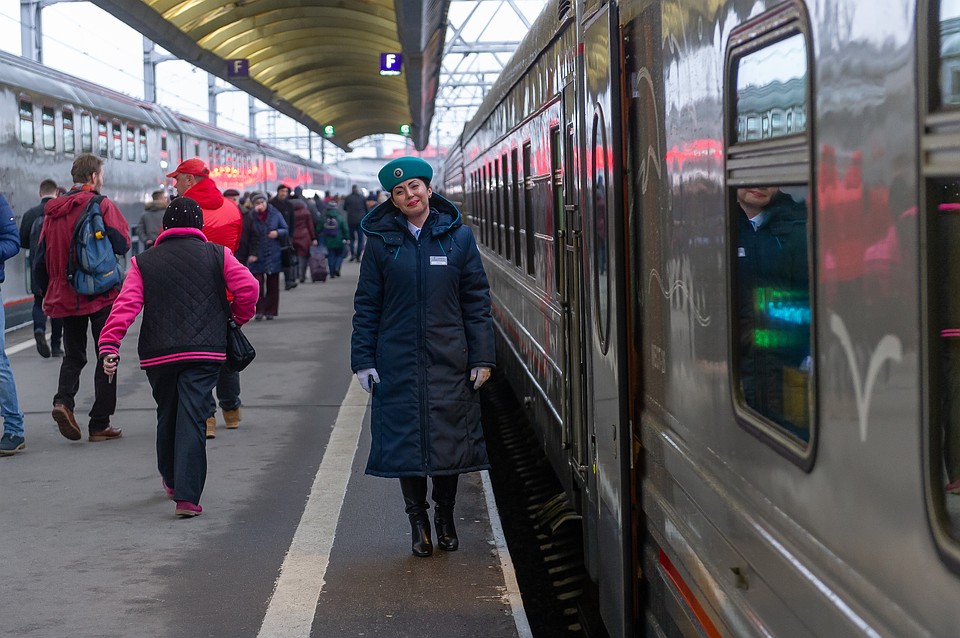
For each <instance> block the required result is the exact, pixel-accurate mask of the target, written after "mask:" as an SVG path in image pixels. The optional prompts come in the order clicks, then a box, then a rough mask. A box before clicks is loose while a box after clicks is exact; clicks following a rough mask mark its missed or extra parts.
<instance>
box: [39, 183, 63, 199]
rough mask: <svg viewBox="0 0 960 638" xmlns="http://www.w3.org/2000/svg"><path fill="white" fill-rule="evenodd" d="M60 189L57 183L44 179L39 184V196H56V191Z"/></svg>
mask: <svg viewBox="0 0 960 638" xmlns="http://www.w3.org/2000/svg"><path fill="white" fill-rule="evenodd" d="M58 188H60V187H59V186H57V183H56V182H55V181H53V180H52V179H45V180H43V181H42V182H40V195H41V196H44V195H56V194H57V189H58Z"/></svg>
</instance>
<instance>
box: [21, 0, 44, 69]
mask: <svg viewBox="0 0 960 638" xmlns="http://www.w3.org/2000/svg"><path fill="white" fill-rule="evenodd" d="M42 10H43V7H42V6H41V0H20V51H21V55H23V57H25V58H27V59H28V60H33V61H34V62H39V63H40V64H43V19H42Z"/></svg>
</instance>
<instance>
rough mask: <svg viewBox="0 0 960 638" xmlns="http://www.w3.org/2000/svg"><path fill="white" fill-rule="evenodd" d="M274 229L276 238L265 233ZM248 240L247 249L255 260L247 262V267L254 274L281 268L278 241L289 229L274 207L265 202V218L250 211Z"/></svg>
mask: <svg viewBox="0 0 960 638" xmlns="http://www.w3.org/2000/svg"><path fill="white" fill-rule="evenodd" d="M272 230H275V231H277V238H276V239H270V238H269V237H267V234H268V233H269V232H270V231H272ZM248 232H249V233H250V238H249V239H250V242H249V244H248V245H249V250H250V254H251V255H256V257H257V261H255V262H253V263H249V264H247V268H249V269H250V272H251V273H253V274H254V275H260V274H263V273H267V274H272V273H275V272H280V271H281V270H283V265H282V258H281V255H280V242H281V240H282V239H283V238H284V237H286V236H287V235H288V234H289V232H290V230H289V228H288V227H287V222H286V221H284V219H283V215H282V214H281V213H280V211H278V210H277V209H276V208H274V207H273V206H271V205H270V204H267V218H266V219H265V220H262V221H261V219H260V217H259V215H258V214H257V211H255V210H254V211H250V227H249V231H248Z"/></svg>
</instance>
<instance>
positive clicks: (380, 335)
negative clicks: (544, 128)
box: [351, 194, 495, 477]
mask: <svg viewBox="0 0 960 638" xmlns="http://www.w3.org/2000/svg"><path fill="white" fill-rule="evenodd" d="M430 208H431V211H430V214H429V217H428V218H427V220H426V222H425V223H424V225H423V229H422V230H421V232H420V238H419V241H418V240H417V239H415V238H414V236H413V235H412V234H411V233H410V231H409V230H408V228H407V221H406V218H405V217H404V215H403V214H402V213H401V212H400V211H399V209H397V207H396V206H395V205H394V204H393V201H392V200H387V201H386V202H384V203H383V204H381V205H379V206H377V207H376V208H374V209H373V210H371V211H370V213H368V214H367V216H366V217H365V218H364V219H363V222H362V223H361V229H362V230H363V232H365V233H366V234H367V237H368V242H367V248H366V250H365V251H364V253H363V259H362V260H361V263H360V280H359V282H358V284H357V292H356V295H355V297H354V308H355V314H354V318H353V341H352V357H351V359H352V360H351V366H352V368H353V371H354V372H357V371H360V370H364V369H367V368H376V369H377V372H378V374H379V376H380V383H379V384H377V385H376V386H375V389H374V390H373V411H372V417H371V431H372V444H371V449H370V457H369V459H368V462H367V470H366V471H367V474H373V475H375V476H384V477H399V476H436V475H450V474H459V473H462V472H471V471H475V470H482V469H485V468H487V467H488V460H487V450H486V444H485V442H484V440H483V431H482V428H481V424H480V393H479V391H478V390H474V389H473V382H471V381H470V370H471V369H472V368H474V367H490V368H492V367H494V365H495V351H494V342H493V320H492V317H491V314H490V290H489V285H488V283H487V276H486V273H485V272H484V270H483V264H482V262H481V260H480V252H479V250H478V249H477V244H476V241H475V239H474V237H473V233H472V232H471V231H470V229H469V228H468V227H467V226H464V225H463V223H462V220H461V216H460V211H458V210H457V208H456V207H455V206H454V205H453V204H451V203H450V202H449V201H447V200H446V199H444V198H443V197H440V196H439V195H436V194H435V195H433V196H432V197H431V198H430Z"/></svg>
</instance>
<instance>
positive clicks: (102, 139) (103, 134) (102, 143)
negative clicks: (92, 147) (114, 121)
mask: <svg viewBox="0 0 960 638" xmlns="http://www.w3.org/2000/svg"><path fill="white" fill-rule="evenodd" d="M109 148H110V143H109V140H108V139H107V120H106V119H105V118H102V117H100V118H97V154H98V155H100V157H106V156H107V151H108V150H109Z"/></svg>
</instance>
